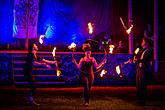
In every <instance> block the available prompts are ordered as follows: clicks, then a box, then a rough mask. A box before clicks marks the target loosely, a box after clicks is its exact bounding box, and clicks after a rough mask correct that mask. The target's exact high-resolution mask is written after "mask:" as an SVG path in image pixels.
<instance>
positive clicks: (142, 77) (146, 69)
mask: <svg viewBox="0 0 165 110" xmlns="http://www.w3.org/2000/svg"><path fill="white" fill-rule="evenodd" d="M131 62H132V63H135V64H136V89H137V101H138V104H139V105H145V104H146V98H147V85H148V84H149V83H150V82H151V81H153V80H154V79H153V68H152V67H153V48H152V40H151V39H148V38H146V37H143V38H142V43H141V48H140V47H139V48H137V49H136V50H135V55H134V58H133V59H130V60H128V61H127V62H126V63H131ZM126 63H125V64H126Z"/></svg>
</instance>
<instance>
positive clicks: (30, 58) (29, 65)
mask: <svg viewBox="0 0 165 110" xmlns="http://www.w3.org/2000/svg"><path fill="white" fill-rule="evenodd" d="M40 60H42V59H41V58H40V57H39V56H35V55H34V54H33V53H28V55H27V57H26V63H25V66H24V77H25V80H26V81H28V84H29V85H28V86H29V88H30V93H29V97H33V96H34V94H35V90H36V87H35V85H34V78H33V75H32V71H33V67H34V65H33V62H34V61H40Z"/></svg>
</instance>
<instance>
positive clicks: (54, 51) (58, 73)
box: [52, 47, 61, 76]
mask: <svg viewBox="0 0 165 110" xmlns="http://www.w3.org/2000/svg"><path fill="white" fill-rule="evenodd" d="M52 55H53V58H54V61H56V63H55V65H56V71H57V73H56V74H57V76H60V74H61V71H60V69H59V67H58V63H57V60H56V57H55V56H56V47H54V49H53V51H52Z"/></svg>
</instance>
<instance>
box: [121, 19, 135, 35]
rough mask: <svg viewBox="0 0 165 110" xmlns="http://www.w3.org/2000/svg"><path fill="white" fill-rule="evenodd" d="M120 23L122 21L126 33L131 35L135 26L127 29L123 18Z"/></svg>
mask: <svg viewBox="0 0 165 110" xmlns="http://www.w3.org/2000/svg"><path fill="white" fill-rule="evenodd" d="M120 21H121V23H122V25H123V28H124V29H125V31H126V33H127V34H130V32H131V30H132V28H133V25H131V26H130V27H129V28H127V27H126V26H125V24H124V21H123V19H122V17H120Z"/></svg>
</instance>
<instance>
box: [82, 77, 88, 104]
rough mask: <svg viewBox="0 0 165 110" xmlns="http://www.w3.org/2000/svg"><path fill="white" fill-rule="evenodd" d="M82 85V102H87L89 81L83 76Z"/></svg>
mask: <svg viewBox="0 0 165 110" xmlns="http://www.w3.org/2000/svg"><path fill="white" fill-rule="evenodd" d="M82 81H83V86H84V104H85V105H86V104H89V82H88V78H87V77H85V76H83V77H82Z"/></svg>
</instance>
